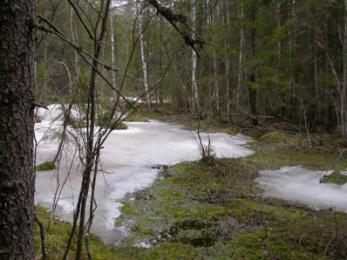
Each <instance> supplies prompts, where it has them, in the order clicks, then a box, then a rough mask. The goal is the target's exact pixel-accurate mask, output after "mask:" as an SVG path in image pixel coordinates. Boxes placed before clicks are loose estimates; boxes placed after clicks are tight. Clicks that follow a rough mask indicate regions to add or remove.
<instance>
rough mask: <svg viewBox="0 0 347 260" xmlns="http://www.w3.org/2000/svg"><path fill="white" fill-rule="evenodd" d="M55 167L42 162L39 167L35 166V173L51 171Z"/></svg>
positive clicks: (50, 163)
mask: <svg viewBox="0 0 347 260" xmlns="http://www.w3.org/2000/svg"><path fill="white" fill-rule="evenodd" d="M56 168H57V167H56V165H55V163H54V162H51V161H46V162H43V163H41V164H39V165H37V166H36V171H38V172H44V171H52V170H54V169H56Z"/></svg>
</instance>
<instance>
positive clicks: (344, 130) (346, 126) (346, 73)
mask: <svg viewBox="0 0 347 260" xmlns="http://www.w3.org/2000/svg"><path fill="white" fill-rule="evenodd" d="M344 3H345V15H344V35H343V83H342V84H343V85H342V91H341V92H342V93H341V97H340V98H341V104H340V106H341V111H340V113H341V134H342V136H344V137H345V136H346V135H347V122H346V121H347V120H346V108H347V106H346V94H347V0H345V1H344Z"/></svg>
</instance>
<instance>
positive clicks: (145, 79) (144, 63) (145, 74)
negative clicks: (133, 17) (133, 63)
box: [136, 1, 151, 108]
mask: <svg viewBox="0 0 347 260" xmlns="http://www.w3.org/2000/svg"><path fill="white" fill-rule="evenodd" d="M136 5H137V12H138V13H137V15H138V17H139V27H140V51H141V61H142V69H143V85H144V88H145V93H146V103H147V107H148V108H150V107H151V99H150V93H149V85H148V69H147V60H146V54H145V36H144V33H145V32H144V27H143V16H142V13H141V12H142V10H141V7H140V4H139V1H138V2H137V3H136Z"/></svg>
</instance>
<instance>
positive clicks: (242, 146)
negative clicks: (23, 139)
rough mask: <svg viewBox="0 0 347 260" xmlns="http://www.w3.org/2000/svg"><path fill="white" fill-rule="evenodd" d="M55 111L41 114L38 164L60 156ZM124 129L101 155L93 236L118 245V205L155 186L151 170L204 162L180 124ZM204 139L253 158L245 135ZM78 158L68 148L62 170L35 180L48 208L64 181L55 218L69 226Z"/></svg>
mask: <svg viewBox="0 0 347 260" xmlns="http://www.w3.org/2000/svg"><path fill="white" fill-rule="evenodd" d="M51 108H52V110H51V113H46V112H44V111H39V113H38V114H39V115H40V117H41V118H42V119H43V120H42V122H41V123H37V124H36V125H35V133H36V139H37V140H38V148H37V158H36V161H37V163H41V162H43V161H46V160H52V158H53V157H54V155H55V153H56V151H57V147H58V143H59V141H58V139H57V138H54V135H55V134H56V133H57V132H59V131H60V130H61V125H62V121H56V122H55V123H54V124H51V123H50V122H51V120H52V119H55V118H58V119H59V117H60V118H61V112H60V111H61V110H60V109H59V108H57V107H56V106H53V107H51ZM126 124H127V125H128V127H129V128H128V129H127V130H116V131H113V132H112V133H111V135H110V136H109V138H108V140H107V141H106V142H105V144H104V149H103V150H102V154H101V165H102V169H103V172H102V173H100V174H99V176H98V179H97V185H96V194H95V196H96V201H97V210H96V213H95V218H94V224H93V232H94V233H96V234H97V235H99V236H100V237H101V238H102V239H103V240H104V241H105V242H106V243H109V244H115V243H117V242H118V241H119V237H120V235H121V234H120V233H122V231H121V230H117V229H116V228H115V227H114V221H115V218H117V217H119V215H120V211H119V209H120V207H121V206H122V204H121V203H119V202H118V201H120V200H121V199H122V198H124V197H125V195H126V194H127V193H132V192H135V191H136V190H139V189H143V188H145V187H147V186H149V185H151V184H152V183H153V181H154V180H155V178H156V176H157V173H158V170H157V169H152V166H153V165H158V164H167V165H173V164H176V163H179V162H183V161H194V160H198V159H199V158H200V151H199V146H198V143H197V139H196V134H195V133H193V132H191V131H189V130H185V129H184V128H183V127H182V126H180V125H174V124H167V123H162V122H159V121H151V122H129V123H126ZM70 130H71V131H72V129H70ZM202 138H203V141H204V142H205V143H207V140H208V138H210V140H211V144H212V146H213V149H214V152H215V153H216V156H217V157H219V158H223V157H228V158H238V157H244V156H248V155H251V154H252V153H253V151H252V150H250V149H249V148H248V147H247V143H249V142H250V138H247V137H245V136H243V135H237V136H230V135H226V134H219V133H213V134H206V133H202ZM74 154H76V146H75V145H72V144H69V145H66V146H65V150H64V153H63V156H62V161H61V166H60V168H59V169H58V171H50V172H45V173H38V174H37V178H36V193H35V202H36V203H37V204H40V205H43V206H46V207H52V204H53V199H54V195H55V192H56V188H57V183H59V185H62V183H63V182H64V181H65V180H66V183H65V185H64V188H63V189H62V190H61V191H60V192H61V194H60V199H59V201H58V203H57V207H56V210H55V215H56V216H57V217H59V218H60V219H63V220H67V221H71V219H72V213H73V210H74V206H75V204H76V200H77V199H76V198H77V196H78V192H79V189H80V184H81V169H80V164H79V159H78V155H75V156H74ZM70 163H72V168H71V169H70ZM69 172H70V173H69ZM66 176H68V178H66Z"/></svg>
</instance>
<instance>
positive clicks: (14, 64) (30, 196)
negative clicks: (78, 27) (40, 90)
mask: <svg viewBox="0 0 347 260" xmlns="http://www.w3.org/2000/svg"><path fill="white" fill-rule="evenodd" d="M34 14H35V7H34V0H17V1H13V0H12V1H0V42H1V44H0V179H1V181H0V232H1V235H0V259H34V235H33V220H34V209H33V204H34V182H35V173H34V169H33V136H34V127H33V126H34V125H33V88H34V53H35V46H34V45H35V40H34Z"/></svg>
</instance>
